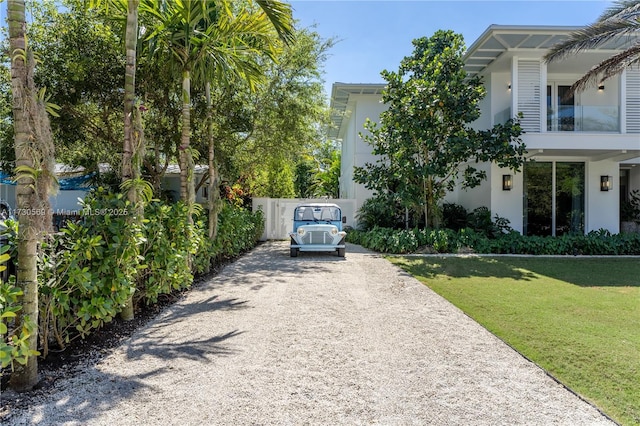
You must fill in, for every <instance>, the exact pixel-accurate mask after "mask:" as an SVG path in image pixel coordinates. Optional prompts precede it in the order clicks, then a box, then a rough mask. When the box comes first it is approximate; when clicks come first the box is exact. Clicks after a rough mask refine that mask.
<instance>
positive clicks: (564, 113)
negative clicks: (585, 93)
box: [547, 105, 620, 133]
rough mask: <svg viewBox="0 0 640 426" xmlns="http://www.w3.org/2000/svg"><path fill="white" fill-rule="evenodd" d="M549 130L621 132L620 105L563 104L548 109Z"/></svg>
mask: <svg viewBox="0 0 640 426" xmlns="http://www.w3.org/2000/svg"><path fill="white" fill-rule="evenodd" d="M547 131H549V132H589V133H620V112H619V107H618V106H613V105H600V106H589V105H583V106H562V107H560V108H558V109H557V110H552V109H549V110H547Z"/></svg>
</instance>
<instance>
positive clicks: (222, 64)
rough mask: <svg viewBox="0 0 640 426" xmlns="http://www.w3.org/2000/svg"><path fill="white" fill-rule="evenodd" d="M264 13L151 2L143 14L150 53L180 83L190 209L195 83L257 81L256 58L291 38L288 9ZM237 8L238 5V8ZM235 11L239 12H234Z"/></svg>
mask: <svg viewBox="0 0 640 426" xmlns="http://www.w3.org/2000/svg"><path fill="white" fill-rule="evenodd" d="M256 3H257V5H258V6H259V8H260V10H261V11H255V10H252V9H251V8H250V7H249V6H247V5H240V7H237V8H234V5H233V4H232V3H231V2H229V1H227V0H217V1H200V0H199V1H187V2H183V1H164V0H147V1H145V2H143V3H142V5H141V11H142V12H143V13H145V14H147V15H148V16H149V17H151V18H152V20H150V23H151V25H152V27H151V28H150V29H151V31H150V34H149V36H147V39H146V40H147V42H148V43H149V44H150V46H151V51H152V52H155V53H156V54H157V55H159V56H160V57H162V58H164V60H165V61H167V62H173V63H174V64H175V65H176V66H177V68H178V69H179V70H180V73H181V80H182V91H181V99H182V136H181V142H180V146H179V152H178V154H179V160H180V161H179V162H180V181H181V185H180V196H181V198H182V199H183V200H185V202H186V203H187V205H192V204H193V202H194V201H195V182H194V180H193V168H194V159H193V155H194V154H193V148H192V147H191V102H192V100H191V83H192V74H195V76H196V78H197V79H198V80H199V82H200V84H202V85H204V84H205V82H206V81H208V80H209V79H212V78H214V77H218V78H221V77H224V76H225V75H226V74H236V75H239V76H241V77H243V78H245V79H247V80H249V81H253V80H256V79H259V78H260V76H261V70H260V69H259V66H258V64H257V62H256V55H260V54H266V55H268V56H269V55H271V56H272V55H273V54H274V52H275V48H276V46H275V45H276V43H275V42H276V39H277V36H276V37H275V38H274V37H273V32H272V31H273V29H274V28H275V30H276V31H277V32H278V34H280V35H281V36H283V37H285V38H287V37H290V35H291V31H292V21H291V9H290V6H289V5H287V4H285V3H282V2H280V1H273V0H261V1H257V2H256ZM236 6H237V5H236ZM234 9H236V10H235V11H234Z"/></svg>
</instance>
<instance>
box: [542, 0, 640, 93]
mask: <svg viewBox="0 0 640 426" xmlns="http://www.w3.org/2000/svg"><path fill="white" fill-rule="evenodd" d="M639 33H640V1H638V0H632V1H630V0H623V1H615V2H613V4H612V5H611V7H609V8H608V9H607V10H606V11H605V12H604V13H603V14H602V15H601V16H600V18H598V20H597V21H596V22H594V23H593V24H591V25H587V26H586V27H584V28H583V29H580V30H578V31H574V32H573V33H571V35H570V36H569V38H568V39H567V40H565V41H564V42H561V43H559V44H557V45H555V46H553V47H552V48H551V50H550V51H549V53H547V54H546V55H545V60H546V61H547V62H555V61H560V60H562V59H564V58H566V57H568V56H571V55H576V54H578V53H580V52H582V51H584V50H587V49H593V48H596V47H598V46H602V45H604V44H606V43H609V42H610V41H612V40H624V41H625V42H627V43H628V47H627V48H626V49H625V50H623V51H622V52H620V53H616V54H615V55H613V56H611V57H610V58H608V59H605V60H604V61H602V62H600V63H599V64H597V65H596V66H594V67H592V68H591V69H590V70H589V71H588V72H587V73H586V74H585V75H584V76H582V77H581V78H580V79H579V80H578V81H576V82H575V83H574V84H573V85H572V86H571V88H570V92H571V93H574V92H581V91H583V90H585V89H586V88H588V87H591V86H595V85H597V84H599V83H600V82H602V81H604V80H607V79H609V78H611V77H613V76H615V75H618V74H620V73H621V72H622V71H623V70H624V69H625V68H627V67H629V66H631V65H633V64H638V63H640V37H638V34H639Z"/></svg>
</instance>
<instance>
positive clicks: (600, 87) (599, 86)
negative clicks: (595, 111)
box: [598, 83, 604, 92]
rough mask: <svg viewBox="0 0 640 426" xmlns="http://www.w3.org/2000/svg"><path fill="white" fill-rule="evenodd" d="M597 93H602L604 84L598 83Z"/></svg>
mask: <svg viewBox="0 0 640 426" xmlns="http://www.w3.org/2000/svg"><path fill="white" fill-rule="evenodd" d="M598 91H600V92H603V91H604V83H600V84H599V85H598Z"/></svg>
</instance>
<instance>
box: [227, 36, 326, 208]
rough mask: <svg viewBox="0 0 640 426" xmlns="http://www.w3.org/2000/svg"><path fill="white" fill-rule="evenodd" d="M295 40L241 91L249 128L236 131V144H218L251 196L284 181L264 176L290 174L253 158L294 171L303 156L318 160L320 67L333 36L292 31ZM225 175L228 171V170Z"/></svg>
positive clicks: (322, 118)
mask: <svg viewBox="0 0 640 426" xmlns="http://www.w3.org/2000/svg"><path fill="white" fill-rule="evenodd" d="M295 39H296V42H295V43H292V44H290V45H288V46H285V47H284V49H283V50H282V51H281V52H279V53H278V56H277V61H275V62H271V61H268V62H267V63H265V64H264V66H263V68H264V69H265V75H266V78H265V80H264V81H263V82H262V83H261V84H259V86H258V88H257V89H256V90H255V91H254V92H251V93H245V94H244V96H245V99H246V100H245V101H244V103H243V106H244V107H245V111H246V112H247V113H248V114H249V120H248V121H247V122H248V124H249V130H248V131H245V132H244V133H242V134H241V135H240V136H241V138H239V139H238V140H236V142H238V143H237V144H236V145H232V146H224V147H223V150H224V151H226V152H227V153H228V154H227V156H228V157H229V156H230V154H232V155H233V156H232V160H233V161H232V162H233V165H234V167H235V169H236V170H238V171H241V172H242V173H243V174H244V175H245V176H249V177H250V179H248V182H247V183H248V185H249V188H250V189H251V190H252V192H253V195H255V196H266V197H270V196H275V194H272V193H270V192H269V191H270V188H283V187H285V186H287V185H288V183H285V182H279V183H278V184H277V185H276V184H275V183H274V182H269V181H268V180H267V176H270V177H275V178H279V179H289V178H290V176H291V175H290V174H289V173H281V174H274V173H273V172H271V173H269V172H268V170H267V169H268V168H269V167H272V166H273V164H272V163H269V162H266V161H260V162H256V161H254V159H255V158H276V157H277V158H280V159H282V161H284V162H285V164H287V167H290V166H292V167H293V169H296V168H297V164H298V163H299V162H301V161H304V159H305V156H306V155H309V156H313V157H316V158H317V159H318V160H320V158H319V157H317V154H318V153H319V152H321V150H319V149H318V148H319V147H320V145H321V141H322V140H323V132H322V130H323V129H324V128H326V125H327V124H328V122H329V120H328V119H329V113H328V109H327V107H326V99H325V97H324V93H323V82H322V65H323V62H324V60H325V59H326V56H327V54H328V51H329V49H330V48H331V47H332V46H333V44H334V40H332V39H328V40H323V39H322V38H321V37H320V35H319V34H318V33H317V32H315V31H313V30H312V29H300V30H297V31H296V34H295ZM229 153H230V154H229ZM315 169H317V167H315V168H314V170H315ZM230 175H231V176H233V173H228V174H227V176H230ZM298 183H302V182H298ZM299 189H300V188H299ZM278 192H279V193H282V191H280V190H279V191H278ZM302 192H307V191H302Z"/></svg>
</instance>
